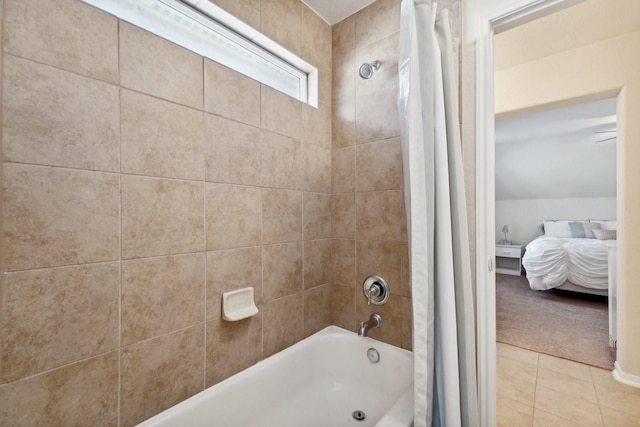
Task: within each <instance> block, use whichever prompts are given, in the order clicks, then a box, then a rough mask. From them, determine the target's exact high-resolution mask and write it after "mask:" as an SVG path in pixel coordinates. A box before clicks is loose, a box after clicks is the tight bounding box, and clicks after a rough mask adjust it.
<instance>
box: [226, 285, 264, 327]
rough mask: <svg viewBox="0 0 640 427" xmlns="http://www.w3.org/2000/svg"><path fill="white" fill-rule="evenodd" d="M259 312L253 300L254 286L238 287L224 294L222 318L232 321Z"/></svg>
mask: <svg viewBox="0 0 640 427" xmlns="http://www.w3.org/2000/svg"><path fill="white" fill-rule="evenodd" d="M256 314H258V307H256V304H255V302H253V288H244V289H238V290H236V291H231V292H225V293H223V294H222V318H223V319H224V320H228V321H230V322H235V321H237V320H242V319H246V318H247V317H251V316H254V315H256Z"/></svg>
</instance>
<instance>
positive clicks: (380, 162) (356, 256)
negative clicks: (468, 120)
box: [331, 0, 411, 348]
mask: <svg viewBox="0 0 640 427" xmlns="http://www.w3.org/2000/svg"><path fill="white" fill-rule="evenodd" d="M399 29H400V2H399V1H397V0H377V1H376V2H375V3H373V4H372V5H371V6H369V7H367V8H365V9H363V10H362V11H360V12H358V13H356V14H355V15H352V16H351V17H349V18H347V19H345V20H344V21H342V22H340V23H338V24H336V25H334V26H333V28H332V30H333V34H332V38H333V91H332V102H333V116H332V139H333V145H332V152H331V157H332V163H331V166H332V196H331V205H332V206H331V217H332V238H333V241H332V247H333V254H332V255H333V261H332V265H333V282H334V285H333V291H332V292H333V294H332V298H333V302H332V322H333V323H334V324H336V325H339V326H343V327H345V328H347V329H352V330H355V328H357V326H358V325H359V323H360V322H361V321H363V320H366V319H368V318H369V315H370V314H371V313H373V312H377V313H379V314H381V315H382V317H383V319H384V326H383V327H382V328H381V329H376V330H372V331H371V332H370V335H371V336H372V337H375V338H378V339H382V340H384V341H387V342H389V343H391V344H394V345H397V346H401V347H403V348H411V308H410V307H411V302H410V293H409V285H408V277H407V270H408V261H407V260H408V256H407V243H406V240H407V239H406V231H405V228H406V225H405V224H406V219H405V211H404V195H403V189H402V188H403V179H402V156H401V150H400V138H399V134H400V131H399V120H398V110H397V106H396V104H397V88H398V72H397V69H398V66H397V64H398V53H397V52H398V31H399ZM374 60H379V61H380V62H381V63H382V67H381V68H380V70H378V72H376V73H375V75H374V76H373V77H372V78H371V79H369V80H363V79H361V78H360V77H359V76H358V68H359V67H360V65H361V64H362V63H363V62H372V61H374ZM374 273H376V274H381V275H382V276H383V277H385V278H386V279H387V281H388V282H389V284H390V287H391V299H390V300H389V302H388V303H387V304H386V305H384V306H367V304H366V298H365V296H364V294H363V291H362V284H363V282H364V280H365V278H366V277H367V276H369V275H371V274H374Z"/></svg>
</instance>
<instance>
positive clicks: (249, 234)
mask: <svg viewBox="0 0 640 427" xmlns="http://www.w3.org/2000/svg"><path fill="white" fill-rule="evenodd" d="M261 213H262V194H261V191H260V189H259V188H257V187H243V186H237V185H221V184H207V195H206V214H207V223H206V229H207V250H216V249H227V248H237V247H243V246H255V245H259V244H260V242H261V240H262V214H261Z"/></svg>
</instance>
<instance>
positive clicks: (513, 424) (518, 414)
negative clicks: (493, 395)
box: [497, 397, 533, 427]
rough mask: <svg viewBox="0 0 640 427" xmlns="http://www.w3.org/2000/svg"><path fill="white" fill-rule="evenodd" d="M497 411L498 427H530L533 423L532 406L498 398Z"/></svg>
mask: <svg viewBox="0 0 640 427" xmlns="http://www.w3.org/2000/svg"><path fill="white" fill-rule="evenodd" d="M497 410H498V417H497V418H498V421H497V426H498V427H520V426H522V427H530V426H531V423H532V421H533V406H531V405H525V404H523V403H521V402H517V401H515V400H513V399H509V398H508V397H499V398H498V408H497Z"/></svg>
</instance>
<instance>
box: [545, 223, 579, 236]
mask: <svg viewBox="0 0 640 427" xmlns="http://www.w3.org/2000/svg"><path fill="white" fill-rule="evenodd" d="M569 222H571V221H544V235H545V236H549V237H571V236H572V235H571V226H570V225H569Z"/></svg>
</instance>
